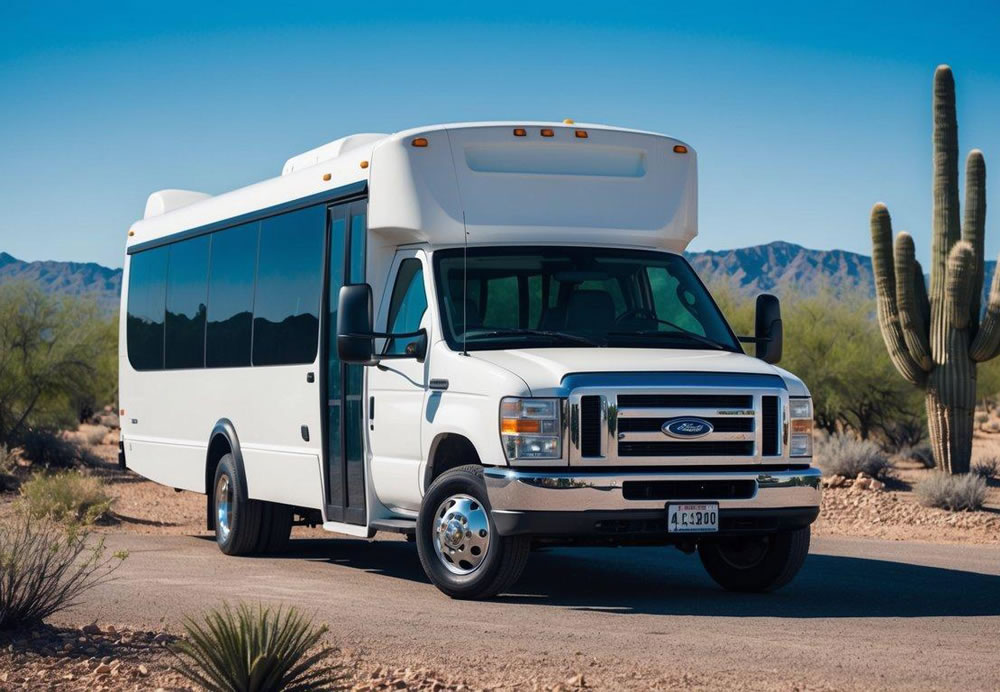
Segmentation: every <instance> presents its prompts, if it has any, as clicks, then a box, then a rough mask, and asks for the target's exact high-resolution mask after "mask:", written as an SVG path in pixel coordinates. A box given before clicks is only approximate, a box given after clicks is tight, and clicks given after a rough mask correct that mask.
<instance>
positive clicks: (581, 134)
mask: <svg viewBox="0 0 1000 692" xmlns="http://www.w3.org/2000/svg"><path fill="white" fill-rule="evenodd" d="M576 138H577V139H587V131H586V130H577V131H576Z"/></svg>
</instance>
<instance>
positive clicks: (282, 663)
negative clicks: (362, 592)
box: [173, 603, 339, 692]
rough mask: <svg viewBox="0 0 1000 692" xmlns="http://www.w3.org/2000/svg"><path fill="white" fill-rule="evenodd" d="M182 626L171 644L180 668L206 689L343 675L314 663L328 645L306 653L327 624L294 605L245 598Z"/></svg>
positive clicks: (295, 684) (306, 684) (317, 685)
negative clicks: (275, 605) (183, 635)
mask: <svg viewBox="0 0 1000 692" xmlns="http://www.w3.org/2000/svg"><path fill="white" fill-rule="evenodd" d="M184 629H185V631H186V633H187V639H186V640H181V641H180V642H178V643H177V644H176V645H175V646H174V647H173V651H174V653H175V654H176V655H177V657H178V659H179V662H178V664H177V666H176V668H177V671H178V672H180V673H181V674H182V675H183V676H184V677H186V678H188V679H189V680H191V681H192V682H194V683H195V684H197V685H200V686H201V687H204V688H205V689H206V690H210V691H213V692H215V691H218V692H235V691H237V690H238V691H239V692H264V691H265V690H284V691H285V692H292V691H298V690H315V689H321V688H324V687H329V686H331V685H333V684H334V683H335V682H336V681H337V680H338V679H339V676H337V675H334V673H333V672H332V671H331V670H330V669H328V668H327V669H323V668H317V667H316V664H317V663H319V661H320V660H321V659H322V658H323V657H324V656H325V655H326V654H327V652H328V651H329V649H327V648H322V649H320V650H319V651H316V652H315V653H313V654H312V655H308V652H309V650H310V649H312V648H313V647H315V646H316V645H317V644H318V643H319V641H320V638H321V637H322V636H323V635H324V634H325V633H326V631H327V628H326V627H318V628H313V627H312V624H311V622H310V621H309V620H308V619H307V618H306V617H304V616H302V615H301V614H299V612H298V611H297V610H296V609H295V608H289V609H288V610H287V611H284V612H282V610H281V608H278V610H271V608H265V607H264V606H262V605H256V606H249V605H246V604H243V603H241V604H240V605H238V606H237V608H236V610H235V611H234V610H233V609H232V608H230V607H229V604H228V603H226V604H223V607H222V609H221V610H212V611H209V613H208V614H207V615H205V616H204V619H203V620H202V621H201V622H198V621H195V620H194V619H192V618H190V617H188V618H185V620H184Z"/></svg>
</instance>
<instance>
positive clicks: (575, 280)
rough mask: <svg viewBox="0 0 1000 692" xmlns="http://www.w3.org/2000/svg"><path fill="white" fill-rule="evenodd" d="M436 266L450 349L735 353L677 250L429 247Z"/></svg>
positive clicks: (735, 345)
mask: <svg viewBox="0 0 1000 692" xmlns="http://www.w3.org/2000/svg"><path fill="white" fill-rule="evenodd" d="M464 253H468V255H467V258H466V257H464V256H463V255H464ZM434 272H435V279H436V283H437V288H438V291H437V292H438V298H439V301H440V310H441V315H442V323H443V326H444V335H445V339H446V340H447V342H448V344H449V346H451V348H452V349H455V350H460V349H462V348H463V347H464V348H467V349H468V350H470V351H473V350H488V349H501V348H538V347H558V346H561V347H565V346H579V347H594V346H617V347H633V348H697V349H706V348H707V349H718V350H725V351H734V352H742V350H741V349H740V347H739V344H738V342H737V340H736V337H735V336H734V335H733V332H732V330H730V328H729V326H728V324H726V321H725V319H724V318H723V316H722V314H721V313H720V312H719V308H718V307H717V306H716V304H715V301H713V300H712V297H711V296H710V295H709V293H708V291H707V290H706V289H705V287H704V285H703V284H702V283H701V281H700V280H699V279H698V277H697V275H696V274H695V273H694V270H692V269H691V266H690V265H689V264H688V263H687V261H686V260H685V259H684V258H683V257H681V256H680V255H674V254H670V253H665V252H653V251H646V250H625V249H619V248H600V247H563V246H554V247H523V248H510V247H475V248H469V249H468V250H463V249H462V248H457V249H450V250H439V251H437V252H435V253H434ZM463 280H464V285H463Z"/></svg>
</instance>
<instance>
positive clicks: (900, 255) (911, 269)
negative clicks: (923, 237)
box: [895, 231, 934, 372]
mask: <svg viewBox="0 0 1000 692" xmlns="http://www.w3.org/2000/svg"><path fill="white" fill-rule="evenodd" d="M895 254H896V303H897V308H898V309H899V326H900V327H901V328H902V330H903V339H904V341H905V342H906V348H907V350H908V351H909V352H910V355H911V356H913V360H915V361H916V362H917V365H919V366H920V368H921V369H922V370H924V371H927V372H930V369H931V368H932V367H934V361H933V360H931V347H930V344H929V343H928V341H927V322H926V321H925V320H924V311H923V306H922V305H921V304H920V299H921V298H922V299H923V300H924V301H926V300H927V297H926V294H924V295H918V294H917V291H918V288H919V287H918V284H917V280H918V279H919V281H920V284H921V285H922V284H923V281H924V277H923V275H921V276H919V277H917V276H916V275H915V272H916V271H917V267H916V264H917V260H916V258H915V257H914V251H913V236H911V235H910V234H909V233H907V232H905V231H904V232H902V233H900V234H899V235H898V236H896V253H895Z"/></svg>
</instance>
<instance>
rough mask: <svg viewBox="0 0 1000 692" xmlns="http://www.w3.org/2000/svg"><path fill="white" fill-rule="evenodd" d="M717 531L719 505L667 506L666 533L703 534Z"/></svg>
mask: <svg viewBox="0 0 1000 692" xmlns="http://www.w3.org/2000/svg"><path fill="white" fill-rule="evenodd" d="M718 530H719V505H718V504H716V503H714V502H712V503H706V504H700V505H667V532H668V533H705V532H710V533H711V532H714V531H718Z"/></svg>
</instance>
